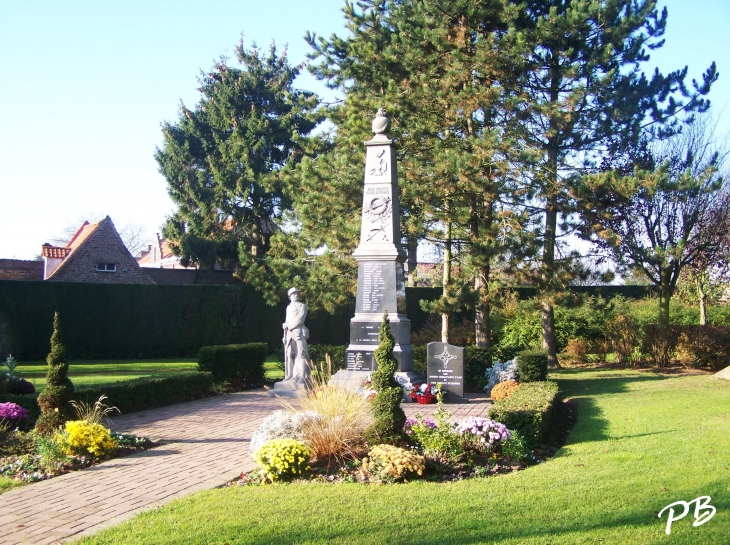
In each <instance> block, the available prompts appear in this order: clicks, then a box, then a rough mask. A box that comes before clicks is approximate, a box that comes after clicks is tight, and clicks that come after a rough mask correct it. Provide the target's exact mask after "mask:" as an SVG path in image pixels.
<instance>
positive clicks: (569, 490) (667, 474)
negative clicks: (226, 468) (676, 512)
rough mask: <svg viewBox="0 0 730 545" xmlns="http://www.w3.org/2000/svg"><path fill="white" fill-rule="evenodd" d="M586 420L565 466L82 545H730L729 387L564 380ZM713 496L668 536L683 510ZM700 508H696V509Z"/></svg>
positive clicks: (347, 489)
mask: <svg viewBox="0 0 730 545" xmlns="http://www.w3.org/2000/svg"><path fill="white" fill-rule="evenodd" d="M552 378H554V379H556V380H558V382H559V383H560V386H561V390H562V392H563V395H564V396H565V397H566V398H571V399H573V400H575V402H576V404H577V410H578V420H577V423H576V425H575V427H574V429H573V430H572V432H571V434H570V436H569V439H568V443H567V444H566V445H565V446H564V447H563V448H562V449H560V450H559V451H558V453H557V455H556V456H555V458H553V459H552V460H549V461H547V462H545V463H543V464H540V465H537V466H534V467H531V468H529V469H526V470H524V471H521V472H517V473H511V474H508V475H502V476H498V477H491V478H488V479H475V480H469V481H462V482H453V483H443V484H436V483H427V482H412V483H409V484H406V485H384V486H372V485H370V486H367V485H358V484H345V485H322V484H293V485H276V486H264V487H230V488H224V489H217V490H210V491H206V492H202V493H198V494H195V495H192V496H189V497H187V498H184V499H181V500H178V501H175V502H172V503H171V504H169V505H166V506H164V507H162V508H160V509H156V510H154V511H150V512H147V513H144V514H142V515H139V516H138V517H136V518H134V519H132V520H130V521H128V522H125V523H123V524H121V525H119V526H116V527H114V528H111V529H109V530H106V531H104V532H101V533H99V534H96V535H95V536H92V537H90V538H86V539H84V540H82V541H81V542H80V543H83V544H85V545H90V544H108V543H119V544H121V543H140V544H157V543H179V544H187V543H189V544H193V543H196V544H197V543H220V544H223V543H229V544H231V545H233V544H244V543H274V544H279V543H281V544H284V543H343V544H344V543H347V544H350V543H368V544H370V543H384V544H385V543H388V544H390V543H418V544H436V543H453V544H476V543H485V544H487V543H489V544H491V543H500V544H502V543H504V544H507V543H509V544H535V545H537V544H540V545H545V544H554V545H563V544H578V543H616V544H645V543H671V544H721V543H727V539H728V537H727V536H728V535H730V382H727V381H720V380H716V379H712V378H710V377H708V376H691V377H672V378H669V377H665V376H657V375H654V374H651V373H648V372H638V371H615V370H601V371H596V370H573V371H561V372H558V373H553V375H552ZM703 495H704V496H711V497H712V501H711V503H712V505H713V506H714V507H715V508H716V509H717V514H716V515H715V516H714V518H712V519H710V520H709V521H708V522H707V523H706V524H704V525H701V526H698V527H693V526H692V521H693V516H692V514H690V515H688V517H687V518H685V519H682V520H679V521H677V522H675V523H674V524H673V526H672V533H671V535H669V536H667V535H666V534H665V526H666V513H665V515H664V517H663V518H662V519H661V520H660V519H659V518H658V517H657V512H659V511H660V510H662V509H663V508H664V507H665V506H666V505H668V504H670V503H673V502H675V501H678V500H684V501H690V500H693V499H694V498H697V497H698V496H703ZM693 507H694V506H693Z"/></svg>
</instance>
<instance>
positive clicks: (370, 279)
mask: <svg viewBox="0 0 730 545" xmlns="http://www.w3.org/2000/svg"><path fill="white" fill-rule="evenodd" d="M363 275H364V276H363V283H362V312H380V311H381V310H382V308H383V297H384V296H385V277H384V276H383V264H382V263H364V264H363Z"/></svg>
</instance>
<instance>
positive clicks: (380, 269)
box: [333, 109, 422, 385]
mask: <svg viewBox="0 0 730 545" xmlns="http://www.w3.org/2000/svg"><path fill="white" fill-rule="evenodd" d="M389 128H390V120H389V119H388V118H387V117H385V110H383V109H380V110H378V113H377V116H376V117H375V119H374V120H373V132H374V133H375V136H373V138H372V139H370V140H368V141H367V142H365V146H366V156H365V185H364V188H363V205H362V226H361V228H360V245H359V246H358V247H357V249H356V250H355V251H354V252H353V254H352V255H353V257H355V259H356V260H357V262H358V271H357V300H356V305H355V316H354V318H352V320H351V321H350V345H349V346H348V347H347V352H346V360H347V361H346V363H347V370H346V371H340V372H338V373H337V374H336V375H335V377H333V380H334V381H335V382H339V383H342V384H344V383H345V382H347V383H350V384H352V383H353V382H357V381H360V382H362V381H363V380H365V379H366V378H367V376H368V375H369V374H370V373H371V372H372V371H374V370H375V369H377V362H376V361H375V358H374V357H373V352H374V351H375V349H376V348H377V347H378V330H379V328H380V324H381V322H382V321H383V312H384V311H386V310H387V311H388V316H389V318H390V328H391V331H392V332H393V337H395V343H396V344H395V349H394V351H393V352H394V355H395V357H396V359H397V360H398V364H399V365H398V371H399V372H398V373H397V374H396V379H397V380H398V381H399V382H400V383H401V384H404V385H406V384H408V383H409V382H410V381H411V380H413V379H416V378H421V375H422V374H421V373H414V372H413V349H412V348H411V323H410V320H408V318H407V317H406V304H405V303H406V301H405V278H404V272H403V262H404V261H405V254H404V252H403V250H402V248H401V245H400V241H401V234H400V210H399V207H398V173H397V169H396V160H395V149H394V146H393V142H392V141H391V140H390V139H389V138H388V136H387V132H388V129H389Z"/></svg>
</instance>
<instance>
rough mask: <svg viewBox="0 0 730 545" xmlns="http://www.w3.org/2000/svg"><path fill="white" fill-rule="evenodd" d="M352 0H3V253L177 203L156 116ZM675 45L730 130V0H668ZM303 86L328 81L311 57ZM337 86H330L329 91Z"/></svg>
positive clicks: (664, 53) (144, 217)
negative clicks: (214, 72) (225, 64)
mask: <svg viewBox="0 0 730 545" xmlns="http://www.w3.org/2000/svg"><path fill="white" fill-rule="evenodd" d="M343 5H344V0H316V1H304V0H266V1H264V2H262V1H260V0H238V1H228V0H207V1H195V0H187V1H184V0H175V1H173V0H143V1H140V0H125V1H123V2H122V1H118V0H104V1H98V0H94V1H80V0H67V1H65V2H58V1H53V0H45V1H40V0H39V1H35V0H0V258H14V259H33V258H34V257H35V256H36V255H38V254H39V253H40V249H41V245H42V244H43V243H44V242H47V241H49V240H51V239H53V238H55V237H57V236H58V235H59V234H60V233H62V232H63V231H64V229H65V228H67V227H68V226H69V225H70V224H72V223H74V222H77V221H79V222H80V221H81V219H83V218H85V217H89V218H92V217H95V218H98V217H104V216H106V215H109V216H110V217H111V218H112V220H113V221H114V223H115V225H117V226H118V227H122V226H124V225H130V224H134V225H141V226H144V228H145V230H146V232H147V234H148V235H149V236H150V237H153V236H154V234H155V233H156V232H159V231H160V226H161V225H162V223H163V222H164V221H165V217H166V216H168V215H169V214H171V213H172V212H173V211H174V205H173V203H172V202H171V200H170V199H169V197H168V195H167V191H166V183H165V180H164V178H163V177H162V176H161V175H160V174H159V172H158V166H157V163H156V162H155V160H154V153H155V149H156V148H157V147H158V146H160V145H161V144H162V132H161V130H160V124H161V123H162V122H164V121H171V122H173V121H175V120H176V119H177V116H178V112H179V104H180V102H181V101H182V102H183V103H184V104H185V105H186V106H188V107H190V108H192V107H194V106H195V104H196V103H197V102H198V99H199V94H198V91H197V88H198V81H197V78H198V75H199V74H200V71H201V70H208V69H210V68H211V67H212V66H213V64H214V63H215V61H216V60H217V59H218V58H220V56H221V55H228V56H230V57H233V56H234V47H235V45H236V44H237V43H238V42H239V40H240V39H241V36H243V40H244V43H245V44H246V45H247V46H249V45H252V44H253V43H254V42H256V43H257V44H258V45H259V47H268V46H269V44H270V43H271V42H272V40H273V41H275V42H276V44H277V46H278V47H280V48H282V47H284V46H285V45H288V55H289V59H290V61H291V62H292V63H294V64H299V63H301V62H304V61H305V60H306V54H307V53H308V52H309V46H308V45H307V44H306V42H305V41H304V39H303V36H304V34H305V32H306V31H312V32H316V33H317V34H319V35H324V36H329V35H330V34H332V33H333V32H336V33H338V34H340V35H344V34H345V33H346V31H345V28H344V18H343V15H342V13H341V7H342V6H343ZM659 5H660V6H663V5H666V6H667V8H668V10H669V19H668V27H667V32H666V36H665V37H666V45H665V46H664V47H663V48H661V49H659V50H657V51H654V52H652V59H651V61H650V63H649V64H648V65H647V66H648V67H649V69H652V70H653V67H654V66H657V67H659V69H660V70H661V71H663V72H665V73H666V72H669V71H672V70H675V69H678V68H682V67H684V66H685V65H687V66H689V77H690V79H691V78H696V79H698V80H699V79H700V78H701V75H702V73H703V72H704V71H705V70H706V69H707V67H709V65H710V63H711V62H712V61H715V62H716V63H717V65H718V70H719V72H720V79H719V81H718V82H717V83H716V84H715V86H714V87H713V90H712V92H711V94H710V99H711V100H712V102H713V105H714V108H716V109H717V110H718V114H720V115H721V120H720V130H721V131H722V132H723V134H730V40H728V39H727V32H728V23H730V1H728V0H693V1H691V2H690V1H687V0H659ZM296 85H297V86H298V87H300V88H304V89H309V90H312V91H316V92H319V93H326V92H327V91H326V90H325V89H324V87H323V86H322V84H321V83H320V82H317V81H316V80H315V79H314V78H312V77H311V76H310V75H309V74H307V73H306V70H305V71H303V75H302V76H300V78H299V79H298V80H297V82H296ZM330 96H331V95H330Z"/></svg>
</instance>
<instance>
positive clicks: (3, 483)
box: [0, 475, 25, 494]
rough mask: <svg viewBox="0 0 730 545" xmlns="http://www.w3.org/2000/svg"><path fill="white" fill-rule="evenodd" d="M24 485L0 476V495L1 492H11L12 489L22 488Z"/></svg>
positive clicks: (21, 482)
mask: <svg viewBox="0 0 730 545" xmlns="http://www.w3.org/2000/svg"><path fill="white" fill-rule="evenodd" d="M24 484H25V483H24V482H23V481H16V480H14V479H9V478H7V477H4V476H2V475H0V494H2V493H3V492H7V491H8V490H11V489H13V488H18V487H19V486H23V485H24Z"/></svg>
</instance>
